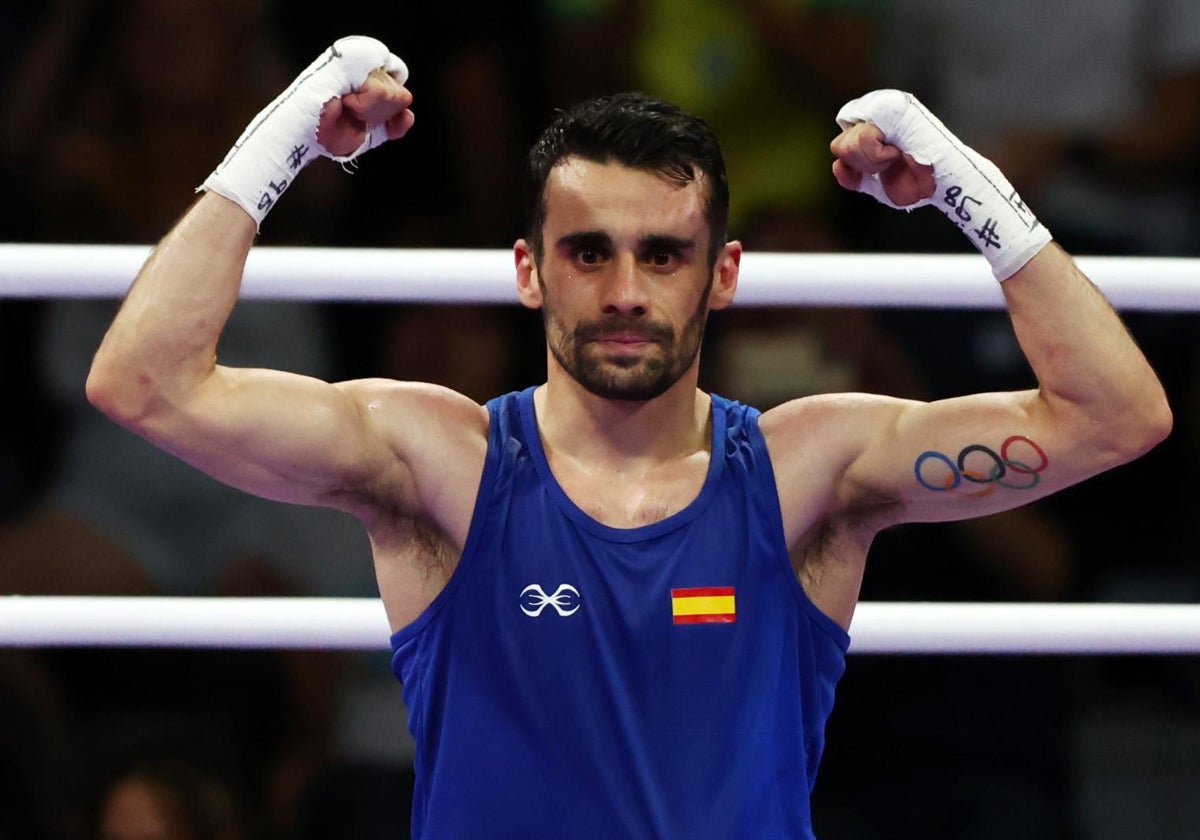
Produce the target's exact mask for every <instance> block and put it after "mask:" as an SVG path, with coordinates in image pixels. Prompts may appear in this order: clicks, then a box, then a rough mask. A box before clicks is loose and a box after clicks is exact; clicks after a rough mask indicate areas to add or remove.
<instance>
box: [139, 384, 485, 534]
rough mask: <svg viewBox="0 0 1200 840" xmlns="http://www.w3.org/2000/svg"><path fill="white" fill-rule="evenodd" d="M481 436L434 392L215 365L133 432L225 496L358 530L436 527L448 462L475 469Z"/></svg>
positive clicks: (478, 413) (474, 408)
mask: <svg viewBox="0 0 1200 840" xmlns="http://www.w3.org/2000/svg"><path fill="white" fill-rule="evenodd" d="M486 427H487V415H486V410H485V409H484V408H483V407H482V406H479V405H478V404H476V403H474V402H473V401H471V400H469V399H467V398H466V397H463V396H461V395H459V394H456V393H454V392H452V391H450V390H448V389H445V388H441V387H439V386H433V385H424V384H419V383H400V382H393V381H390V380H382V379H369V380H356V381H351V382H343V383H337V384H330V383H326V382H323V381H321V380H317V379H313V378H310V377H306V376H301V375H298V374H292V373H285V372H280V371H273V370H259V369H250V368H228V367H221V366H218V367H217V368H216V370H215V371H214V373H213V375H212V376H211V377H209V378H208V380H206V381H205V382H204V384H203V385H201V386H200V387H199V388H196V389H194V390H193V391H192V392H190V393H189V394H188V395H187V397H186V398H184V399H182V400H181V401H180V402H179V403H178V404H175V405H171V406H168V407H163V408H160V410H158V411H156V412H154V413H153V414H151V415H150V416H149V417H148V418H147V420H146V421H145V422H144V423H143V424H141V425H140V427H139V428H137V429H136V431H138V432H139V433H141V434H143V436H145V437H146V438H147V439H149V440H150V441H152V442H153V443H155V444H156V445H158V446H161V447H162V448H164V449H166V450H167V451H169V452H172V453H173V454H175V455H176V456H178V457H180V458H181V459H183V460H184V461H186V462H188V463H189V464H191V465H193V466H195V467H197V468H198V469H200V470H202V471H203V472H205V473H207V474H208V475H210V476H212V477H213V478H215V479H217V480H219V481H222V482H224V483H226V484H229V485H231V486H233V487H237V488H239V489H241V490H244V491H246V492H249V493H253V494H255V495H258V496H262V497H264V498H269V499H274V500H277V501H283V502H292V503H297V504H311V505H322V506H328V507H334V508H338V509H341V510H345V511H347V512H349V513H352V514H354V515H356V516H358V517H359V518H360V519H363V520H364V521H368V522H369V521H370V520H372V519H374V518H377V517H379V516H384V515H389V514H402V515H419V514H429V515H432V517H433V518H434V519H441V518H442V516H441V515H440V514H441V511H439V510H437V506H438V505H439V504H442V505H444V504H445V503H446V502H445V499H444V492H443V490H442V485H443V483H444V481H448V480H450V477H457V478H461V476H459V473H460V472H462V470H463V468H462V467H460V466H458V464H457V463H456V461H455V454H456V453H458V457H459V459H460V460H461V461H463V462H464V464H466V465H467V467H466V468H467V470H468V471H469V470H470V469H471V468H473V459H474V457H475V456H476V455H478V461H479V464H480V465H481V464H482V454H480V453H481V452H482V450H483V449H485V448H486ZM472 441H474V443H475V445H474V446H472ZM431 453H441V457H440V458H435V457H432V456H431Z"/></svg>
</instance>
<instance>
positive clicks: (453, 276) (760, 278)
mask: <svg viewBox="0 0 1200 840" xmlns="http://www.w3.org/2000/svg"><path fill="white" fill-rule="evenodd" d="M149 253H150V248H149V246H140V245H28V244H11V243H10V244H0V298H5V297H10V298H17V297H21V298H59V297H83V298H105V297H121V296H123V295H124V294H125V292H126V290H127V289H128V288H129V285H130V283H131V282H132V281H133V278H134V276H135V275H136V274H137V272H138V269H139V268H140V267H141V264H142V262H143V261H144V260H145V259H146V256H147V255H148V254H149ZM1078 262H1079V265H1080V267H1081V268H1082V269H1083V270H1084V272H1085V273H1087V275H1088V276H1089V277H1091V279H1092V280H1093V281H1095V283H1096V285H1097V286H1099V287H1100V289H1101V290H1102V291H1103V292H1104V294H1105V295H1106V296H1107V297H1108V299H1109V300H1110V301H1111V302H1112V304H1113V305H1114V306H1115V307H1116V308H1118V309H1127V310H1133V309H1140V310H1160V311H1200V260H1196V259H1186V258H1181V257H1080V258H1078ZM513 277H514V268H513V255H512V252H510V251H507V250H444V249H399V248H394V249H385V248H311V247H306V248H282V247H259V248H255V249H254V250H253V251H251V253H250V259H249V261H248V262H247V265H246V276H245V283H244V285H243V288H242V297H244V298H259V299H271V300H328V301H335V300H337V301H346V300H355V301H411V302H417V303H421V302H423V303H513V304H515V303H516V302H517V296H516V287H515V284H514V280H513ZM737 300H738V303H739V304H741V305H743V306H755V305H757V306H784V305H789V306H872V307H935V308H1000V307H1002V306H1003V305H1004V300H1003V297H1002V293H1001V291H1000V288H999V287H998V286H997V284H996V283H995V282H994V281H993V280H992V278H991V273H990V271H989V270H988V266H987V263H986V262H984V261H983V260H981V259H980V258H979V256H978V255H975V254H963V255H948V254H936V255H934V254H777V253H748V254H746V255H745V256H744V257H743V260H742V276H741V282H740V285H739V288H738V298H737Z"/></svg>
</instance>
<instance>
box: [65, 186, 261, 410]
mask: <svg viewBox="0 0 1200 840" xmlns="http://www.w3.org/2000/svg"><path fill="white" fill-rule="evenodd" d="M255 232H256V225H255V222H254V220H253V219H251V218H250V216H248V215H247V214H246V212H245V211H243V210H242V209H241V208H239V207H238V206H237V205H235V204H233V203H232V202H230V201H228V200H227V199H225V198H222V197H221V196H219V195H216V194H215V193H206V194H204V195H203V196H201V197H200V199H199V200H198V201H197V202H196V203H195V204H194V205H193V206H192V207H191V209H190V210H188V212H187V213H186V214H185V215H184V216H183V218H182V219H181V220H180V221H179V223H178V224H177V225H176V226H175V228H174V229H173V230H172V231H171V232H170V233H169V234H167V236H166V237H165V238H164V239H163V240H162V242H160V243H159V245H158V247H157V248H156V249H155V250H154V252H153V254H151V256H150V258H149V259H148V260H147V261H146V264H145V265H144V266H143V267H142V270H141V271H140V272H139V274H138V277H137V279H136V280H135V281H134V284H133V287H132V288H131V289H130V292H129V295H128V296H127V298H126V300H125V302H124V304H123V305H122V307H121V310H120V312H119V313H118V314H117V317H116V319H115V320H114V321H113V324H112V326H111V327H110V328H109V330H108V333H107V334H106V335H105V337H104V341H103V342H102V343H101V345H100V349H99V351H98V352H97V353H96V357H95V359H94V361H93V363H92V370H91V373H90V375H89V377H88V396H89V399H91V400H92V401H93V402H94V403H96V404H97V405H98V406H99V407H100V408H101V409H102V410H104V411H105V412H106V413H108V414H115V415H117V416H120V417H123V418H126V419H128V420H132V419H134V418H136V417H139V416H142V415H144V414H146V413H147V412H150V411H152V410H153V409H154V408H155V406H158V405H162V404H163V403H164V402H167V403H169V402H171V401H173V400H177V399H180V398H182V396H184V395H185V394H186V393H187V392H188V391H189V390H191V389H194V388H195V387H196V386H197V385H199V384H200V383H202V382H203V381H204V380H205V379H207V377H208V376H209V375H211V373H212V372H213V370H214V368H215V365H216V348H217V341H218V338H219V337H220V334H221V330H222V328H223V327H224V326H225V322H226V321H227V320H228V318H229V313H230V312H231V310H232V309H233V306H234V303H235V302H236V301H237V296H238V290H239V288H240V285H241V277H242V271H243V269H244V267H245V262H246V256H247V254H248V253H249V251H250V247H251V245H252V244H253V242H254V236H255Z"/></svg>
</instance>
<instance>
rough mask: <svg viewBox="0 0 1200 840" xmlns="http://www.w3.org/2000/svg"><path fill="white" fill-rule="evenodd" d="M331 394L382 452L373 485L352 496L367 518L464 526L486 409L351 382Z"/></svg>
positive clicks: (415, 390)
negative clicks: (339, 396) (359, 499)
mask: <svg viewBox="0 0 1200 840" xmlns="http://www.w3.org/2000/svg"><path fill="white" fill-rule="evenodd" d="M337 387H338V388H339V389H340V390H341V391H342V392H343V393H344V394H345V395H346V396H347V398H348V399H349V400H350V401H351V402H352V403H353V404H354V406H355V408H356V410H357V411H358V412H359V415H360V417H361V418H362V422H363V424H364V426H365V427H366V428H367V429H368V430H369V434H370V435H371V437H372V438H374V439H376V440H378V441H379V442H380V443H381V444H382V446H381V452H382V453H383V455H382V457H383V458H384V460H385V463H383V464H381V465H380V469H379V470H378V472H377V477H378V481H377V482H370V483H369V484H368V485H367V486H365V487H362V488H356V489H355V492H361V493H362V495H363V497H364V498H363V502H364V503H365V504H366V505H367V506H368V508H369V509H370V510H371V512H373V513H374V514H375V515H379V514H382V515H384V516H385V517H387V518H389V519H391V518H400V517H414V516H415V517H419V518H427V519H429V520H430V521H432V522H435V523H437V524H438V525H439V526H440V527H441V528H442V529H444V530H445V531H446V532H447V533H453V532H455V531H457V530H459V528H458V526H459V525H460V524H463V523H465V522H466V521H468V520H469V518H470V513H469V512H470V506H471V504H472V503H473V501H474V495H475V488H476V486H477V485H478V480H479V476H480V475H481V474H482V471H483V462H484V458H485V457H486V454H487V430H488V412H487V408H486V407H485V406H482V405H480V404H479V403H477V402H475V401H474V400H472V399H470V398H468V397H465V396H463V395H462V394H460V393H458V392H456V391H453V390H451V389H449V388H445V387H443V386H440V385H433V384H429V383H423V382H397V381H395V380H388V379H359V380H352V381H348V382H341V383H338V385H337ZM464 511H465V518H464Z"/></svg>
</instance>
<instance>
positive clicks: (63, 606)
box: [0, 595, 1200, 654]
mask: <svg viewBox="0 0 1200 840" xmlns="http://www.w3.org/2000/svg"><path fill="white" fill-rule="evenodd" d="M389 632H390V631H389V627H388V623H387V618H386V617H385V615H384V611H383V605H382V603H381V602H380V601H379V600H378V599H376V598H152V597H95V598H92V597H78V596H75V597H69V596H64V597H48V596H34V597H27V596H20V595H11V596H7V597H0V645H7V646H11V647H56V646H63V647H84V646H87V647H204V648H236V649H263V648H269V649H279V648H308V649H324V650H386V649H387V648H388V636H389ZM850 632H851V636H852V642H851V646H850V651H851V652H852V653H877V654H884V653H886V654H896V653H910V654H911V653H922V654H931V653H939V654H986V653H1014V654H1071V653H1075V654H1101V653H1108V654H1132V653H1147V654H1149V653H1153V654H1172V653H1173V654H1184V653H1187V654H1191V653H1197V652H1200V605H1190V604H1010V603H1003V604H1001V603H986V604H985V603H978V604H963V603H913V602H905V603H893V602H882V601H867V602H863V603H861V604H859V605H858V609H857V610H856V611H855V615H854V622H853V624H852V626H851V628H850Z"/></svg>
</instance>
